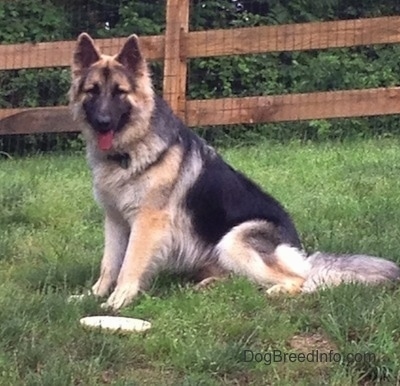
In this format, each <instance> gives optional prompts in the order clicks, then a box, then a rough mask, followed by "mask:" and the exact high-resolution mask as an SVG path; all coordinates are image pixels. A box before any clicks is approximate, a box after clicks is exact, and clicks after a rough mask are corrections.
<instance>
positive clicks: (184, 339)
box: [0, 139, 400, 386]
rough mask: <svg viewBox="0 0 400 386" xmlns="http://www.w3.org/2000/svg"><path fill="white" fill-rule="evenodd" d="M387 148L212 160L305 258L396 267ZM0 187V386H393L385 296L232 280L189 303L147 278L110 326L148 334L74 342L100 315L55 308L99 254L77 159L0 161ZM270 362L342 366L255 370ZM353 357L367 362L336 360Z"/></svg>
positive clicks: (180, 292) (169, 283) (276, 148)
mask: <svg viewBox="0 0 400 386" xmlns="http://www.w3.org/2000/svg"><path fill="white" fill-rule="evenodd" d="M399 145H400V142H399V140H394V139H392V140H359V141H356V142H348V143H342V144H335V143H330V144H310V145H301V144H297V143H292V144H288V145H276V144H275V145H273V144H269V143H267V142H266V143H260V144H259V145H258V146H255V147H251V148H232V149H229V150H223V151H222V153H223V155H224V157H225V158H226V159H227V160H228V161H229V162H230V163H231V164H233V165H234V166H235V167H236V168H239V169H240V170H242V171H244V172H245V173H246V174H247V175H249V176H250V177H252V178H253V179H255V180H256V181H257V182H259V183H260V184H261V185H262V186H263V187H264V188H265V189H266V190H268V191H269V192H270V193H272V194H273V195H274V196H276V197H277V198H279V200H280V201H281V202H282V203H283V204H284V205H285V206H286V208H287V209H288V210H289V211H290V212H291V213H292V215H293V218H294V220H295V222H296V224H297V226H298V228H299V230H300V232H301V235H302V238H303V240H304V244H305V246H306V248H307V249H308V250H310V251H311V250H316V249H318V250H324V251H329V252H346V253H351V252H363V253H370V254H374V255H379V256H383V257H388V258H391V259H393V260H395V261H398V262H400V248H399V240H400V238H399V228H398V223H399V219H400V194H399V192H400V180H399V175H400V151H399V148H400V146H399ZM0 181H1V185H0V206H1V211H0V224H1V225H0V227H1V228H0V283H1V284H0V385H5V386H8V385H16V386H17V385H49V386H50V385H51V386H54V385H57V386H62V385H85V386H90V385H103V384H111V385H182V386H183V385H185V386H192V385H210V386H211V385H247V384H249V385H268V384H270V385H294V384H296V385H324V384H326V385H354V384H362V385H372V384H387V385H393V384H395V382H396V380H397V378H398V377H399V360H400V344H399V343H400V329H399V324H398V320H399V319H400V291H399V289H398V288H393V287H389V286H386V287H380V288H365V287H362V286H357V285H348V286H342V287H339V288H336V289H330V290H326V291H321V292H318V293H315V294H311V295H305V296H298V297H290V296H280V297H275V298H267V297H266V296H265V293H264V292H263V291H261V290H260V289H259V288H257V286H255V285H254V284H252V283H250V282H248V281H247V280H245V279H244V278H233V279H230V280H227V281H225V282H223V283H220V284H217V285H215V286H214V287H212V288H210V289H207V290H205V291H203V292H195V291H193V289H192V288H191V287H190V286H189V285H187V284H185V283H182V282H181V281H179V280H178V279H176V278H173V277H168V276H161V277H160V278H158V279H157V280H156V281H155V283H154V285H153V287H152V288H151V290H150V291H149V292H148V293H146V294H144V295H142V296H140V297H139V298H138V299H137V300H136V301H135V302H134V304H133V305H132V306H130V307H127V308H126V309H124V310H123V311H122V312H121V314H122V315H124V316H132V317H139V318H144V319H147V320H150V321H151V322H152V323H153V328H152V329H151V330H150V331H148V332H147V333H145V334H132V335H118V334H105V333H102V332H98V331H88V330H84V329H82V328H81V327H80V326H79V324H78V321H79V318H80V317H83V316H87V315H96V314H103V313H104V312H105V311H103V310H102V309H101V308H100V305H99V302H97V301H96V300H94V299H91V298H87V299H85V300H84V301H82V302H74V303H69V302H68V301H67V298H68V295H70V294H73V293H79V292H81V291H82V290H83V289H85V288H88V287H89V286H90V285H91V284H92V283H93V281H94V280H95V278H96V275H97V273H98V266H99V261H100V257H101V253H102V247H103V235H102V214H101V212H100V210H99V209H98V208H97V206H96V204H95V203H94V201H93V198H92V193H91V186H90V175H89V171H88V169H87V167H86V164H85V159H84V157H83V156H77V155H75V156H67V155H58V156H54V155H53V156H46V157H43V156H42V157H31V158H25V159H17V160H1V161H0ZM245 350H247V351H245ZM274 350H275V353H278V351H277V350H279V352H281V353H304V354H307V353H309V352H312V350H319V352H329V350H332V351H331V352H333V353H340V354H341V355H342V358H345V359H344V360H343V361H342V362H341V363H337V362H331V363H324V362H318V363H315V362H314V363H306V362H299V361H297V362H291V361H289V360H287V361H286V362H277V361H275V362H274V363H270V364H268V363H267V362H268V358H269V357H268V355H270V354H271V353H273V352H274ZM246 353H247V354H246ZM356 353H360V354H364V353H372V354H373V356H374V357H373V358H370V359H368V360H363V361H360V362H356V361H349V360H347V359H348V357H346V355H348V354H356ZM256 354H257V355H256ZM246 355H247V357H246ZM251 356H253V360H249V358H250V357H251ZM255 358H257V359H258V361H257V360H255ZM336 358H337V356H336ZM276 359H277V360H278V359H279V357H276Z"/></svg>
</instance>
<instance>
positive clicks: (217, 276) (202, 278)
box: [192, 263, 227, 290]
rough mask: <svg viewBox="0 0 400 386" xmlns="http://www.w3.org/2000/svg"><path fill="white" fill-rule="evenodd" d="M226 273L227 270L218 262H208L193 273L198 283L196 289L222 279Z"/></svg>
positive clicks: (193, 277)
mask: <svg viewBox="0 0 400 386" xmlns="http://www.w3.org/2000/svg"><path fill="white" fill-rule="evenodd" d="M226 275H227V271H226V270H224V269H223V268H222V267H221V266H219V265H218V264H216V263H215V264H208V265H206V266H204V267H203V268H201V269H199V270H198V271H197V272H196V273H195V274H194V275H192V279H193V280H194V282H195V283H196V284H195V286H194V289H195V290H201V289H204V288H206V287H208V286H210V285H211V284H214V283H215V282H217V281H220V280H222V279H223V278H224V277H225V276H226Z"/></svg>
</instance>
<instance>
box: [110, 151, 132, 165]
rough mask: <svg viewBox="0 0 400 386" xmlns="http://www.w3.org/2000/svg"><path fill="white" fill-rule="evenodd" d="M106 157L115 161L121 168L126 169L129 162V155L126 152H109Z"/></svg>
mask: <svg viewBox="0 0 400 386" xmlns="http://www.w3.org/2000/svg"><path fill="white" fill-rule="evenodd" d="M107 159H108V160H110V161H113V162H116V163H117V164H118V165H119V166H120V167H121V168H122V169H128V167H129V165H130V164H131V157H130V156H129V154H128V153H115V154H109V155H108V156H107Z"/></svg>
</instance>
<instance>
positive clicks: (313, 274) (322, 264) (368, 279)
mask: <svg viewBox="0 0 400 386" xmlns="http://www.w3.org/2000/svg"><path fill="white" fill-rule="evenodd" d="M307 260H308V262H309V263H310V265H311V270H310V273H309V276H308V278H307V279H306V281H305V282H304V284H303V289H302V292H306V293H307V292H313V291H315V290H317V289H320V288H326V287H334V286H337V285H339V284H341V283H364V284H379V283H383V282H395V281H398V280H400V268H399V267H398V266H397V265H396V264H395V263H394V262H392V261H389V260H385V259H382V258H380V257H374V256H368V255H333V254H328V253H322V252H316V253H314V254H312V255H310V256H309V257H308V258H307Z"/></svg>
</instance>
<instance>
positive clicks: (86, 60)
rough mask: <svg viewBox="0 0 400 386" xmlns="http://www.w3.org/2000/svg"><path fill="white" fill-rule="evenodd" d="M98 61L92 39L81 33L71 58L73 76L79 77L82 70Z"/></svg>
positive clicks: (98, 53) (96, 50)
mask: <svg viewBox="0 0 400 386" xmlns="http://www.w3.org/2000/svg"><path fill="white" fill-rule="evenodd" d="M98 60H100V52H99V50H98V49H97V48H96V46H95V45H94V41H93V39H92V38H91V37H90V36H89V35H88V34H87V33H85V32H84V33H81V34H80V35H79V37H78V41H77V44H76V48H75V52H74V56H73V62H72V69H73V72H74V74H75V75H79V74H80V73H81V71H82V70H84V69H86V68H88V67H90V66H91V65H92V64H93V63H95V62H97V61H98Z"/></svg>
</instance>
